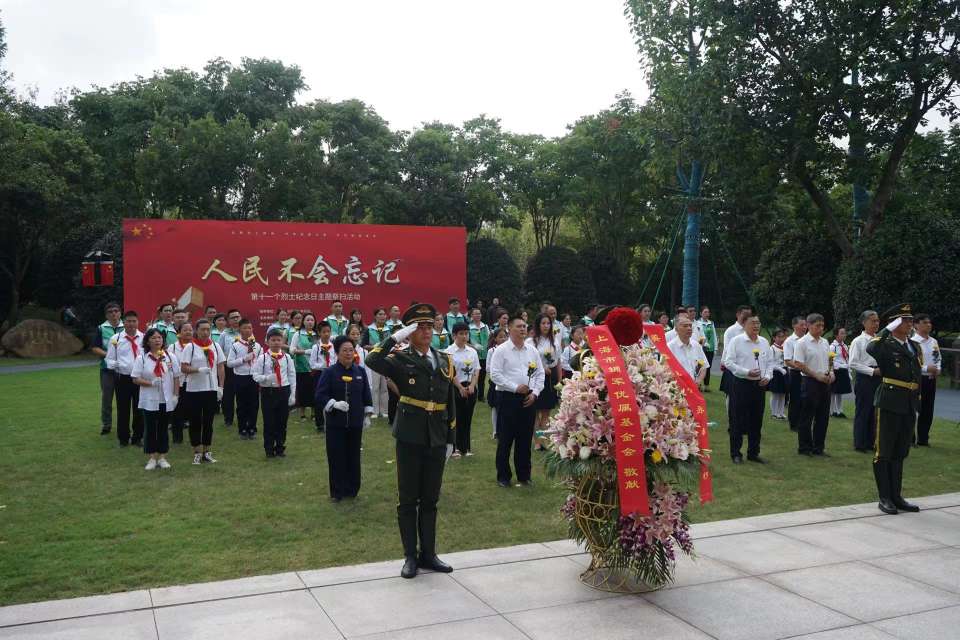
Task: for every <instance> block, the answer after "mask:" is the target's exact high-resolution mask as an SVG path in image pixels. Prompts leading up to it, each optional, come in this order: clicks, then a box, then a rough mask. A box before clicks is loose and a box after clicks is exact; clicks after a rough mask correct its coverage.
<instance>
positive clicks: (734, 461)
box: [733, 456, 743, 464]
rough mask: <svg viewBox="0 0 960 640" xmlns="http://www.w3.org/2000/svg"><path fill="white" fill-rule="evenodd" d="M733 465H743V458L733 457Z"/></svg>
mask: <svg viewBox="0 0 960 640" xmlns="http://www.w3.org/2000/svg"><path fill="white" fill-rule="evenodd" d="M733 464H743V456H733Z"/></svg>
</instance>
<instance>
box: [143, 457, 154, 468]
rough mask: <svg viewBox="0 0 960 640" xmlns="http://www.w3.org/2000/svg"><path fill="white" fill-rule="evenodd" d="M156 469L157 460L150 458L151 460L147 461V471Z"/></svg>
mask: <svg viewBox="0 0 960 640" xmlns="http://www.w3.org/2000/svg"><path fill="white" fill-rule="evenodd" d="M156 468H157V461H156V460H155V459H153V458H150V459H149V460H147V466H145V467H144V469H145V470H147V471H153V470H154V469H156Z"/></svg>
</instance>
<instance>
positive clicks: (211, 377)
mask: <svg viewBox="0 0 960 640" xmlns="http://www.w3.org/2000/svg"><path fill="white" fill-rule="evenodd" d="M211 348H212V349H213V351H214V357H213V366H210V361H209V360H208V359H207V354H206V352H204V350H203V348H201V347H198V346H197V345H196V344H194V343H193V342H191V343H190V344H188V345H187V346H185V347H184V348H183V351H182V352H180V363H181V364H185V365H187V366H188V367H196V368H198V369H199V368H201V367H207V368H209V369H210V370H209V371H207V372H206V373H188V374H187V385H186V387H185V388H186V390H187V391H216V390H217V387H218V386H219V383H218V378H217V366H218V365H221V364H223V363H224V362H225V361H226V358H225V357H224V355H223V349H221V348H220V345H218V344H217V343H216V342H213V343H211Z"/></svg>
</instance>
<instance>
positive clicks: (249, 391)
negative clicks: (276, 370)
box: [224, 374, 260, 436]
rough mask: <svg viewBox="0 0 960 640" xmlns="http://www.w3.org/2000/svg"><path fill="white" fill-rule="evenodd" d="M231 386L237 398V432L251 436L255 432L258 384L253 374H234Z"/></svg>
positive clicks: (258, 408) (258, 405) (258, 401)
mask: <svg viewBox="0 0 960 640" xmlns="http://www.w3.org/2000/svg"><path fill="white" fill-rule="evenodd" d="M233 388H234V391H235V397H236V400H237V433H239V434H240V435H251V436H252V435H254V434H256V433H257V413H258V412H259V411H260V385H258V384H257V383H256V382H255V381H254V379H253V376H250V375H236V374H234V376H233ZM224 395H226V391H224Z"/></svg>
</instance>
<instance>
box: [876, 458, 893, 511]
mask: <svg viewBox="0 0 960 640" xmlns="http://www.w3.org/2000/svg"><path fill="white" fill-rule="evenodd" d="M873 477H874V479H876V481H877V493H878V494H879V495H880V502H878V503H877V507H879V508H880V511H883V512H884V513H887V514H890V515H896V514H897V505H895V504H894V503H893V499H892V498H893V496H892V489H891V485H890V461H889V460H874V462H873Z"/></svg>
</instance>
